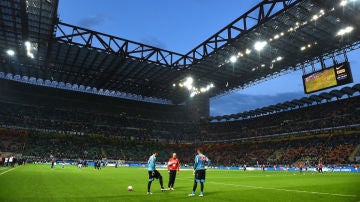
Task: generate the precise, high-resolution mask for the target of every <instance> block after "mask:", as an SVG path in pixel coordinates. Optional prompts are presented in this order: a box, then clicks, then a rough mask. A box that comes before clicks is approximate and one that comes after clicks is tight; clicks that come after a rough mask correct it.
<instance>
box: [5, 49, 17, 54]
mask: <svg viewBox="0 0 360 202" xmlns="http://www.w3.org/2000/svg"><path fill="white" fill-rule="evenodd" d="M6 53H7V54H8V55H9V56H14V55H15V51H13V50H11V49H9V50H7V51H6Z"/></svg>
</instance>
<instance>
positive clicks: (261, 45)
mask: <svg viewBox="0 0 360 202" xmlns="http://www.w3.org/2000/svg"><path fill="white" fill-rule="evenodd" d="M266 45H267V42H266V41H257V42H255V44H254V48H255V50H257V51H261V50H262V49H264V47H265V46H266Z"/></svg>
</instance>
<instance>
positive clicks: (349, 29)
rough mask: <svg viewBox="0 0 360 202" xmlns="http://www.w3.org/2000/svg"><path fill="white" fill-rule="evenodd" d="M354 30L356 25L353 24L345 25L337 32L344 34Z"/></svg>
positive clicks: (339, 34) (338, 34)
mask: <svg viewBox="0 0 360 202" xmlns="http://www.w3.org/2000/svg"><path fill="white" fill-rule="evenodd" d="M353 30H354V27H352V26H348V27H345V28H344V29H340V30H339V31H338V32H337V33H336V36H343V35H345V34H348V33H350V32H352V31H353Z"/></svg>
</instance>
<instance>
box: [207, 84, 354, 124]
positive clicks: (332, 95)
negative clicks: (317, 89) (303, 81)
mask: <svg viewBox="0 0 360 202" xmlns="http://www.w3.org/2000/svg"><path fill="white" fill-rule="evenodd" d="M359 86H360V84H356V85H354V86H353V87H343V88H342V89H340V90H332V91H330V92H328V93H320V94H319V95H311V96H310V97H303V98H300V99H295V100H292V101H286V102H283V103H278V104H276V105H270V106H267V107H262V108H258V109H254V110H250V111H245V112H242V113H237V114H231V115H224V116H215V117H209V118H208V119H207V120H208V121H213V120H218V121H221V120H230V119H234V120H236V119H239V118H250V117H256V116H262V115H266V114H271V113H276V112H281V111H287V110H291V109H295V108H302V107H305V106H309V105H312V104H314V103H316V104H320V103H321V102H324V101H326V102H328V101H330V100H332V99H340V98H341V97H343V96H344V95H347V96H349V97H350V96H353V94H354V93H356V92H358V93H360V88H359Z"/></svg>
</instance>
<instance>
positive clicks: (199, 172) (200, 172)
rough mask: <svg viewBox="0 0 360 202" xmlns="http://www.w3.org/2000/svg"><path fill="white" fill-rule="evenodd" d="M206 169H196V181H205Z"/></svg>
mask: <svg viewBox="0 0 360 202" xmlns="http://www.w3.org/2000/svg"><path fill="white" fill-rule="evenodd" d="M205 173H206V172H205V170H196V171H195V181H196V182H205Z"/></svg>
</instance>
